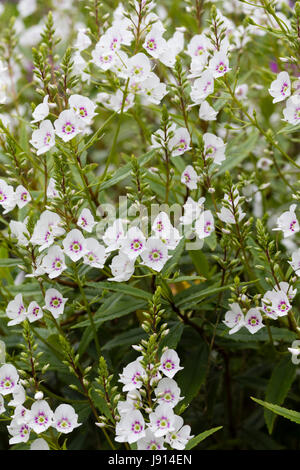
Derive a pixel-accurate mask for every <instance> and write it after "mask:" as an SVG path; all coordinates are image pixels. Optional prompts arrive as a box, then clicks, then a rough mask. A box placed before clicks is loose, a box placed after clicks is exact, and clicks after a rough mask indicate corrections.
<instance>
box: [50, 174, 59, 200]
mask: <svg viewBox="0 0 300 470" xmlns="http://www.w3.org/2000/svg"><path fill="white" fill-rule="evenodd" d="M58 196H59V193H58V191H57V189H56V182H55V179H54V178H50V180H49V184H48V187H47V197H48V198H49V199H52V198H54V197H58Z"/></svg>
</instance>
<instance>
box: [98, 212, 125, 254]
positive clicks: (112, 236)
mask: <svg viewBox="0 0 300 470" xmlns="http://www.w3.org/2000/svg"><path fill="white" fill-rule="evenodd" d="M124 223H125V221H124V220H122V219H116V220H115V221H114V223H113V224H112V225H110V226H109V227H108V228H107V229H106V231H105V233H104V235H103V237H102V240H103V241H104V243H105V245H106V246H107V248H106V251H107V252H111V251H114V250H118V249H119V248H121V245H122V241H123V239H124V237H125V232H124Z"/></svg>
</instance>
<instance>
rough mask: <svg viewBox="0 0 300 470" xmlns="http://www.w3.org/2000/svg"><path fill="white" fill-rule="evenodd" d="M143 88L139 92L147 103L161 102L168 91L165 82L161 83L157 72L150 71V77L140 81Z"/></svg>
mask: <svg viewBox="0 0 300 470" xmlns="http://www.w3.org/2000/svg"><path fill="white" fill-rule="evenodd" d="M140 87H141V90H140V92H139V94H141V96H142V101H143V103H144V104H145V105H147V104H149V103H153V104H157V105H158V104H160V102H161V100H162V99H163V97H164V96H165V95H166V94H167V93H168V92H167V86H166V84H165V83H161V82H160V80H159V78H158V76H157V75H155V73H152V72H151V73H150V75H149V77H148V78H146V80H144V81H143V82H141V83H140Z"/></svg>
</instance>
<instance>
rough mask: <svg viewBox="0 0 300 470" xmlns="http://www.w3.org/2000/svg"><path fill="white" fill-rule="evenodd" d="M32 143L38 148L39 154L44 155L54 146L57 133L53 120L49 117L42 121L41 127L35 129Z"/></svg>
mask: <svg viewBox="0 0 300 470" xmlns="http://www.w3.org/2000/svg"><path fill="white" fill-rule="evenodd" d="M30 143H31V145H32V146H33V147H34V148H35V149H37V152H36V153H37V155H42V154H43V153H45V152H48V150H50V149H51V148H52V147H54V145H55V133H54V128H53V125H52V122H51V121H49V119H46V121H43V122H41V124H40V127H39V129H37V130H35V131H33V133H32V136H31V140H30Z"/></svg>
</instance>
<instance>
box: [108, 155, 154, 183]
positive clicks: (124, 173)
mask: <svg viewBox="0 0 300 470" xmlns="http://www.w3.org/2000/svg"><path fill="white" fill-rule="evenodd" d="M154 154H155V151H154V150H150V152H148V153H145V155H142V156H141V157H139V158H138V162H139V164H140V166H143V165H145V164H146V163H148V162H149V161H150V160H151V158H152V157H153V155H154ZM131 170H132V167H131V163H130V162H129V163H127V164H126V165H125V166H123V168H120V169H119V170H117V171H116V172H115V173H114V176H113V177H112V178H109V179H108V180H106V181H104V182H103V183H102V184H101V187H100V191H103V190H104V189H108V188H111V187H112V186H114V185H115V184H117V183H120V182H121V181H123V180H124V179H125V178H128V177H129V176H130V174H131Z"/></svg>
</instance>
